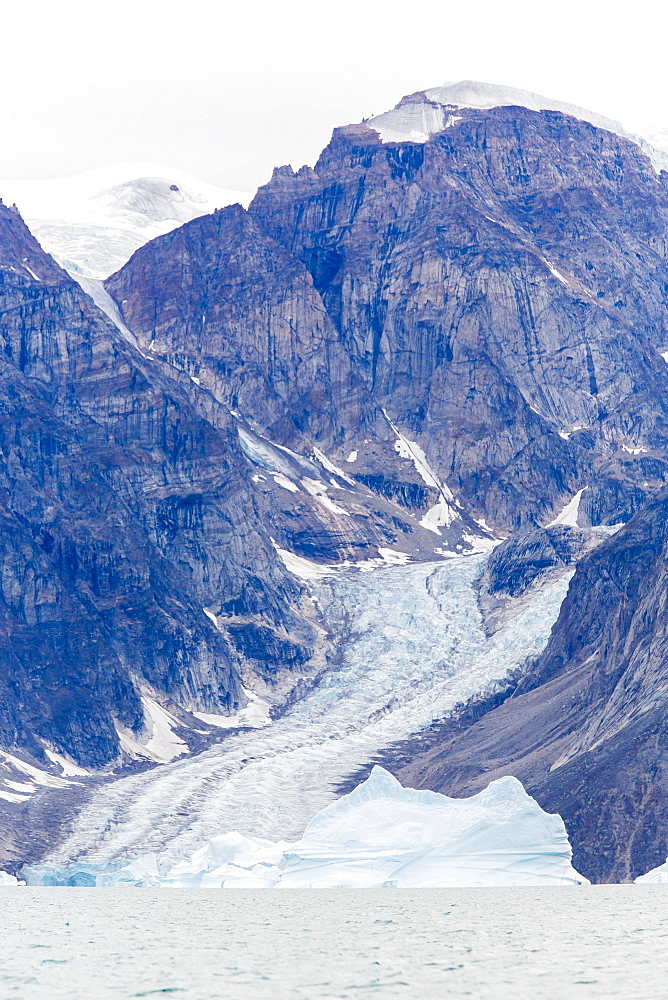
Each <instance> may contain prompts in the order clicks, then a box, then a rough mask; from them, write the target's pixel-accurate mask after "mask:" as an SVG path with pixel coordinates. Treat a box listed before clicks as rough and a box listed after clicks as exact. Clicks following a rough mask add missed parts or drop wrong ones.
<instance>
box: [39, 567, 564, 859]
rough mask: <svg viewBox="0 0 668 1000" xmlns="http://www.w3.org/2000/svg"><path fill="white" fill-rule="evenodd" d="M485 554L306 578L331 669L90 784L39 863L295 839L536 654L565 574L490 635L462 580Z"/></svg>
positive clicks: (182, 854)
mask: <svg viewBox="0 0 668 1000" xmlns="http://www.w3.org/2000/svg"><path fill="white" fill-rule="evenodd" d="M486 558H487V556H485V555H476V556H466V557H455V558H452V559H449V560H447V561H441V562H438V563H419V564H409V565H406V566H399V565H397V566H390V567H387V568H386V569H380V568H379V569H374V570H373V571H372V572H361V571H359V570H354V569H348V570H346V571H344V572H338V573H337V572H336V571H332V572H331V575H329V576H323V577H320V578H318V579H311V580H309V587H310V591H311V595H312V599H313V600H314V601H315V602H317V605H318V608H319V610H320V612H321V615H322V619H323V621H324V623H326V625H327V627H328V629H329V631H330V632H331V634H332V635H334V636H336V637H337V643H338V651H337V656H336V659H335V662H333V663H332V664H331V667H330V668H328V669H326V670H325V671H324V672H323V673H322V674H321V675H320V676H319V678H318V679H317V681H316V682H315V683H314V684H313V686H312V687H311V688H310V689H309V690H308V691H306V692H305V693H304V695H303V696H302V697H301V698H300V700H299V701H296V702H294V703H293V704H291V705H289V706H288V707H287V708H285V709H284V710H283V713H282V714H281V715H280V716H279V717H278V718H274V719H273V720H272V721H271V722H270V723H269V724H268V725H265V726H264V727H263V728H260V729H254V730H240V731H236V732H234V733H230V734H229V735H227V734H226V735H225V736H224V738H223V739H222V740H221V742H220V743H218V744H217V745H216V746H214V747H212V748H210V749H208V750H206V751H204V752H202V753H199V754H197V755H194V756H190V757H185V756H184V757H179V758H177V759H175V760H174V761H172V762H171V763H168V764H164V765H161V766H159V767H156V768H151V769H150V770H147V771H144V772H142V773H138V774H133V775H129V776H126V777H122V778H117V779H116V780H113V781H109V782H105V783H104V784H102V785H98V786H97V787H95V788H93V789H92V791H91V794H90V798H89V800H88V801H87V803H86V804H85V805H84V806H83V807H82V809H81V810H80V812H79V813H78V815H77V817H76V819H75V820H74V822H73V824H72V827H71V830H70V832H69V834H68V836H67V837H66V838H65V839H64V840H63V841H62V842H61V843H60V844H59V845H58V847H57V848H56V849H55V850H54V851H53V852H52V854H51V855H50V857H49V858H47V859H46V861H47V862H48V863H49V864H52V865H54V866H63V865H67V864H68V863H70V862H71V861H72V860H74V861H76V862H77V863H80V862H86V863H89V864H93V865H100V864H103V865H106V864H112V863H113V864H116V863H118V862H123V863H126V862H128V861H133V860H135V859H136V858H137V857H139V856H140V855H141V856H143V855H146V854H150V853H154V854H156V855H157V856H159V857H160V858H161V861H162V863H164V864H165V865H168V866H172V865H174V864H176V863H178V862H181V861H183V859H184V858H186V857H190V856H191V855H192V853H193V852H194V851H196V850H198V849H199V848H200V847H201V845H202V844H204V843H207V842H208V841H210V840H212V839H213V838H216V837H218V836H219V835H221V834H225V835H227V834H231V833H233V832H235V833H238V834H239V835H241V836H244V837H250V838H260V839H261V840H270V841H272V842H276V841H285V842H289V843H295V842H297V841H298V840H299V838H300V837H302V836H303V832H304V830H305V828H306V826H307V824H308V823H309V822H310V821H311V820H312V818H313V817H314V816H315V815H316V814H317V813H319V812H320V810H322V809H323V808H325V807H326V806H328V805H330V804H331V803H332V802H334V801H336V799H337V797H338V791H339V789H340V787H341V784H342V783H343V782H346V781H349V780H350V776H351V775H355V774H356V773H358V772H359V771H360V769H361V768H366V767H368V765H369V763H370V762H373V760H374V758H375V756H376V755H377V754H378V753H379V752H380V751H382V750H384V749H386V748H388V747H391V746H392V744H393V743H394V742H396V741H397V740H402V739H405V738H406V737H408V736H411V735H413V734H415V733H418V732H420V731H422V730H424V729H426V728H427V727H428V726H430V725H431V724H432V723H433V722H434V721H437V720H439V719H442V718H445V717H447V716H448V715H449V714H451V713H452V712H453V710H455V709H456V707H457V706H458V705H461V704H464V703H466V702H467V701H468V700H470V699H471V698H474V697H477V696H481V695H482V696H486V695H488V694H492V693H493V692H495V691H497V690H499V688H500V686H502V685H505V683H507V678H508V676H509V675H510V674H513V673H514V672H515V671H517V670H521V669H522V667H523V665H524V663H525V661H526V660H527V658H528V657H533V656H535V655H537V653H539V652H540V651H541V650H542V648H543V647H544V645H545V643H546V642H547V639H548V637H549V634H550V630H551V628H552V625H553V623H554V621H555V619H556V617H557V615H558V613H559V608H560V606H561V603H562V601H563V598H564V597H565V594H566V591H567V589H568V581H569V580H570V574H566V575H565V576H564V577H563V578H562V579H561V580H560V581H558V582H557V583H554V584H552V586H550V587H549V588H547V589H546V590H545V591H543V592H542V593H537V594H535V595H534V597H533V598H532V600H531V602H530V603H529V605H528V606H527V607H526V609H525V610H524V611H523V612H522V614H520V615H518V616H517V617H516V618H514V619H513V620H511V621H510V622H508V623H507V624H506V625H504V626H503V628H501V629H500V630H499V631H498V632H496V633H495V634H494V635H493V636H492V637H491V638H489V637H487V635H486V634H485V631H484V628H483V622H482V617H481V614H480V611H479V608H478V604H477V599H476V593H475V589H474V584H475V581H476V579H477V577H478V575H479V574H480V572H481V570H482V568H483V566H484V563H485V560H486Z"/></svg>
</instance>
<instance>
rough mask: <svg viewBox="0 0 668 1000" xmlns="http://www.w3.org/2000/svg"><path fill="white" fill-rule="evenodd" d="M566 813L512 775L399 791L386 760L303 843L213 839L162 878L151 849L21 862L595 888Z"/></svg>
mask: <svg viewBox="0 0 668 1000" xmlns="http://www.w3.org/2000/svg"><path fill="white" fill-rule="evenodd" d="M571 859H572V851H571V846H570V844H569V841H568V835H567V833H566V827H565V826H564V822H563V820H562V818H561V816H559V815H556V814H551V813H546V812H545V811H544V810H543V809H542V808H541V807H540V805H539V804H538V803H537V802H536V800H535V799H533V798H532V797H531V796H530V795H529V794H528V793H527V792H526V791H525V790H524V787H523V785H522V783H521V782H520V781H519V780H518V779H517V778H513V777H510V776H508V777H503V778H498V779H496V780H495V781H492V782H491V783H490V784H489V785H488V786H487V788H485V789H484V790H483V791H481V792H479V793H478V794H477V795H472V796H471V797H469V798H461V799H457V798H449V797H448V796H447V795H441V794H440V793H438V792H430V791H419V790H416V789H413V788H404V787H403V786H402V785H401V783H400V782H399V781H398V780H397V779H396V778H395V777H393V775H391V774H390V773H389V772H388V771H386V770H385V769H384V768H382V767H378V766H375V767H374V768H373V770H372V771H371V774H370V775H369V777H368V778H367V779H366V781H363V782H362V783H361V784H359V785H358V786H357V788H355V789H354V790H353V791H352V792H350V793H349V794H348V795H343V796H342V797H341V798H339V799H338V800H337V801H336V802H333V803H332V804H331V805H328V806H326V807H325V808H324V809H322V810H321V811H320V812H319V813H317V815H316V816H315V817H314V818H313V819H312V820H311V822H310V823H309V824H308V826H307V827H306V829H305V831H304V833H303V835H302V837H301V839H300V840H298V841H296V842H293V843H290V842H287V841H278V842H273V841H271V840H263V839H260V838H255V837H247V836H244V835H243V834H241V833H236V832H233V833H224V834H221V835H220V836H218V837H214V838H212V839H211V840H209V841H208V842H207V843H205V844H204V845H203V846H202V847H200V848H199V849H198V850H197V851H195V852H194V854H192V856H191V857H190V859H189V860H184V861H180V862H178V863H177V864H175V865H173V866H171V867H170V868H169V869H168V870H166V871H163V873H162V874H160V873H159V872H160V867H161V866H160V862H159V859H157V858H156V857H155V855H152V854H151V855H148V856H146V857H143V858H138V859H136V860H134V861H132V862H130V863H129V864H122V865H121V864H117V865H115V866H114V865H106V866H100V869H99V870H98V872H97V873H96V872H95V870H94V866H92V865H90V864H82V865H81V866H79V868H77V865H76V863H70V864H69V865H67V866H66V867H65V868H63V869H61V870H60V871H59V870H58V869H56V868H53V867H51V866H48V867H47V866H43V867H39V866H36V867H34V868H30V869H28V868H26V869H24V872H23V873H22V874H24V876H25V878H26V881H27V882H28V884H29V885H46V884H48V885H54V884H56V885H57V884H60V885H63V884H64V885H82V884H85V885H104V886H110V885H135V886H165V887H175V888H234V887H236V888H276V889H296V888H307V889H314V888H328V889H360V888H369V889H371V888H432V887H433V888H437V887H445V888H451V887H455V886H462V887H469V886H470V887H473V886H522V885H525V886H541V885H588V884H589V882H588V880H587V879H586V878H584V877H583V876H582V875H580V874H579V873H578V872H577V871H575V869H574V868H573V866H572V864H571Z"/></svg>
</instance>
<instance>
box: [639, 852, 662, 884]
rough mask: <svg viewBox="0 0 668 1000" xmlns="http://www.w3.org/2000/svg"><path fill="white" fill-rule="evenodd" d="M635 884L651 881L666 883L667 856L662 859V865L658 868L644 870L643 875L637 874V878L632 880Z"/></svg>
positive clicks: (650, 882) (649, 882)
mask: <svg viewBox="0 0 668 1000" xmlns="http://www.w3.org/2000/svg"><path fill="white" fill-rule="evenodd" d="M633 882H634V884H635V885H651V884H652V883H654V884H657V883H661V882H663V883H666V882H668V858H666V860H665V861H664V863H663V864H662V865H659V867H658V868H652V870H651V871H648V872H645V874H644V875H638V878H634V880H633Z"/></svg>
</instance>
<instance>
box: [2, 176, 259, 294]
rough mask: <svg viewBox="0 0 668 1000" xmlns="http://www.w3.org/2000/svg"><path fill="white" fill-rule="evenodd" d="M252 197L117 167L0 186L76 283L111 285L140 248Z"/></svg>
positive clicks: (186, 179)
mask: <svg viewBox="0 0 668 1000" xmlns="http://www.w3.org/2000/svg"><path fill="white" fill-rule="evenodd" d="M251 197H252V195H251V194H249V193H248V192H245V191H230V190H227V189H225V188H220V187H216V186H214V185H213V184H207V183H205V182H204V181H200V180H198V179H197V178H196V177H192V176H191V175H190V174H187V173H185V172H184V171H183V170H175V169H174V168H172V167H167V166H164V165H162V164H159V163H143V162H128V163H114V164H110V165H108V166H106V167H100V168H98V169H95V170H87V171H85V172H84V173H81V174H75V175H74V176H72V177H58V178H54V179H52V180H5V181H0V198H2V200H3V201H4V203H5V204H6V205H11V204H12V203H15V204H16V206H17V208H18V209H19V211H20V212H21V215H22V216H23V218H24V220H25V221H26V222H27V224H28V226H29V228H30V229H31V231H32V233H33V234H34V235H35V236H36V237H37V239H38V240H39V242H40V243H41V244H42V246H43V247H44V249H45V250H46V251H48V253H50V254H51V255H52V256H53V257H54V258H55V259H56V260H57V261H58V263H59V264H60V265H61V266H62V267H64V268H65V269H66V270H68V271H70V272H72V273H73V274H74V275H77V274H82V275H84V277H88V278H106V277H108V276H109V275H110V274H112V273H113V272H114V271H117V270H118V269H119V268H120V267H122V266H123V264H125V263H126V262H127V261H128V260H129V259H130V257H131V256H132V254H133V253H134V252H135V250H137V249H138V248H139V247H141V246H143V245H144V244H145V243H148V242H149V240H152V239H154V238H155V237H156V236H161V235H162V234H163V233H168V232H170V231H171V230H172V229H176V228H177V227H178V226H182V225H183V224H184V223H185V222H190V220H191V219H196V218H197V217H198V216H200V215H208V214H209V213H210V212H213V211H214V210H215V209H216V208H224V207H225V206H226V205H231V204H233V203H234V202H240V203H241V204H243V205H247V204H248V202H249V201H250V199H251Z"/></svg>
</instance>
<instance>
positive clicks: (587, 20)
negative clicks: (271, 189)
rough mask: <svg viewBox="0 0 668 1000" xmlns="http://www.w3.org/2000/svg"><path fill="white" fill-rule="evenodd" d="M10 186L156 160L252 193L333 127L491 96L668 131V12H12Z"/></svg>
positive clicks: (82, 3)
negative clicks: (410, 100)
mask: <svg viewBox="0 0 668 1000" xmlns="http://www.w3.org/2000/svg"><path fill="white" fill-rule="evenodd" d="M2 11H3V13H2V22H1V30H2V53H1V61H0V83H1V85H2V101H1V102H0V177H4V178H16V177H24V178H28V177H53V176H61V175H65V174H70V173H74V172H77V171H79V170H85V169H88V168H90V167H95V166H100V165H102V164H105V163H110V162H114V161H117V160H129V159H132V160H138V159H139V160H155V161H158V162H161V163H166V164H170V165H171V166H175V167H180V168H181V169H184V170H188V171H190V172H191V173H193V174H195V175H197V176H199V177H201V178H202V179H204V180H208V181H211V182H213V183H216V184H220V185H222V186H224V187H230V188H237V189H241V190H254V189H255V188H256V187H257V186H258V184H262V183H264V182H265V181H266V180H267V179H268V177H269V175H270V173H271V168H272V167H273V166H274V165H276V164H282V163H292V164H293V165H294V166H295V167H297V166H299V165H301V164H302V163H305V162H307V163H308V162H310V163H312V162H313V161H314V160H315V158H316V157H317V154H318V152H319V151H320V149H321V148H322V147H323V146H324V145H325V144H326V143H327V141H328V139H329V136H330V134H331V130H332V128H333V127H334V126H335V125H341V124H347V123H349V122H352V121H359V120H360V119H361V118H362V117H368V116H370V115H372V114H379V113H380V112H382V111H384V110H387V109H388V108H389V107H392V106H394V104H396V103H397V101H398V100H399V99H400V98H401V96H402V95H403V94H407V93H412V92H414V91H416V90H423V89H424V88H426V87H431V86H437V85H439V84H441V83H444V82H446V81H453V80H458V79H477V80H484V81H488V82H493V83H503V84H507V85H510V86H516V87H522V88H525V89H528V90H534V91H537V92H538V93H542V94H545V95H548V96H550V97H554V98H558V99H561V100H565V101H570V102H573V103H576V104H580V105H582V106H584V107H588V108H590V109H592V110H596V111H600V112H602V113H604V114H607V115H610V116H612V117H615V118H618V119H621V120H622V121H624V122H625V123H628V124H631V125H633V123H634V122H635V121H640V122H647V123H655V124H659V125H668V83H667V81H666V77H667V75H668V74H667V72H666V56H665V52H666V28H667V27H668V18H667V16H666V14H665V13H664V5H663V4H660V3H658V2H657V3H648V2H646V0H639V2H636V3H634V4H632V5H629V4H625V5H624V6H621V5H620V6H619V7H616V6H615V4H614V3H610V2H606V3H603V2H599V0H579V2H575V0H565V2H559V0H557V2H556V3H551V4H545V3H538V2H528V0H505V2H501V0H494V2H492V0H476V2H475V3H471V2H469V3H466V2H465V0H458V2H457V3H454V2H451V0H440V2H435V0H422V2H419V0H406V2H404V3H394V2H391V0H386V2H379V0H330V2H320V3H318V2H315V0H313V2H305V0H283V2H281V0H275V2H273V3H269V2H266V0H259V2H257V0H239V2H235V3H230V2H228V0H222V2H221V0H218V2H217V3H206V2H203V0H182V2H179V3H177V2H174V0H163V2H161V3H155V2H151V0H110V2H105V3H100V2H98V0H60V2H54V0H48V2H44V0H32V2H31V3H24V2H22V0H12V2H11V4H10V3H9V2H8V0H5V2H4V3H3V4H2Z"/></svg>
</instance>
